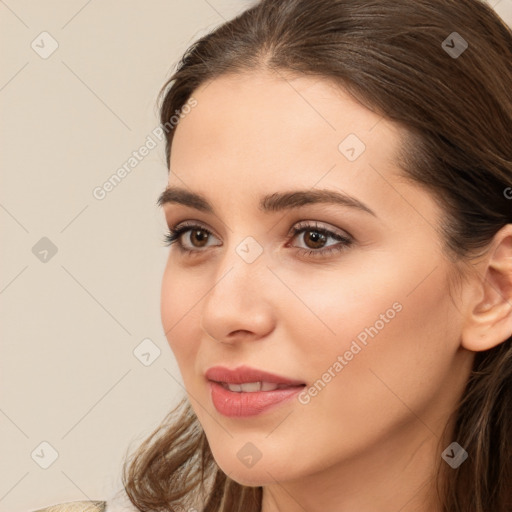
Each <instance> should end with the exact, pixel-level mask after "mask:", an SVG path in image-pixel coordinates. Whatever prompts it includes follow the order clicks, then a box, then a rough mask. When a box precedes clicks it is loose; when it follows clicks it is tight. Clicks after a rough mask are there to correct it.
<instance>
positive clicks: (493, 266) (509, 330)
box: [462, 224, 512, 352]
mask: <svg viewBox="0 0 512 512" xmlns="http://www.w3.org/2000/svg"><path fill="white" fill-rule="evenodd" d="M481 269H482V273H481V274H480V273H479V278H478V279H475V280H474V281H473V284H474V286H477V287H478V290H477V292H478V293H475V296H476V297H478V299H475V301H474V304H470V305H469V306H470V307H469V308H468V318H467V319H466V322H465V325H464V328H463V331H462V346H463V347H464V348H466V349H467V350H471V351H474V352H481V351H483V350H489V349H491V348H493V347H495V346H497V345H499V344H500V343H503V342H504V341H506V340H507V339H508V338H509V337H510V336H512V224H507V225H506V226H504V227H503V228H501V229H500V230H499V231H498V232H497V233H496V235H495V236H494V238H493V242H492V243H491V245H490V248H489V251H488V253H487V256H486V257H485V258H484V260H483V262H482V267H481Z"/></svg>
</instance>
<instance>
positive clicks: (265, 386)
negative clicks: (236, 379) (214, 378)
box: [223, 382, 279, 393]
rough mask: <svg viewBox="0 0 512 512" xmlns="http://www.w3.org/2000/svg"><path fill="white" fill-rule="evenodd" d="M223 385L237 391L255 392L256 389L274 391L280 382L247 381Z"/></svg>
mask: <svg viewBox="0 0 512 512" xmlns="http://www.w3.org/2000/svg"><path fill="white" fill-rule="evenodd" d="M223 386H224V387H225V388H227V389H229V391H234V392H236V393H242V392H244V393H254V392H255V391H273V390H274V389H277V388H278V387H279V384H275V383H273V382H245V383H243V384H228V383H223Z"/></svg>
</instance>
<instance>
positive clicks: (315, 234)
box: [292, 222, 353, 257]
mask: <svg viewBox="0 0 512 512" xmlns="http://www.w3.org/2000/svg"><path fill="white" fill-rule="evenodd" d="M292 233H293V238H295V237H297V236H298V235H305V236H302V240H303V242H304V244H305V247H298V252H299V254H302V255H305V256H314V257H318V256H320V257H322V256H327V255H332V254H333V253H337V252H341V251H344V250H346V249H348V248H349V247H350V246H351V245H352V244H353V239H352V237H350V235H348V234H346V233H341V232H340V233H336V232H334V231H332V230H330V229H327V228H325V227H322V226H319V225H318V223H317V222H313V223H311V222H304V223H300V224H299V225H297V226H294V227H293V228H292ZM299 238H300V237H299ZM329 238H330V239H333V240H335V241H337V242H338V243H337V244H336V243H334V244H330V245H326V242H327V240H328V239H329ZM295 247H296V246H295Z"/></svg>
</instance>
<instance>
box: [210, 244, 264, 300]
mask: <svg viewBox="0 0 512 512" xmlns="http://www.w3.org/2000/svg"><path fill="white" fill-rule="evenodd" d="M232 238H233V240H234V242H230V243H229V245H228V246H227V248H226V250H225V251H224V252H223V253H222V256H220V259H219V261H220V262H219V265H218V268H217V271H216V276H215V283H216V284H215V285H214V287H213V289H212V291H211V293H210V294H209V295H211V296H212V297H213V296H214V295H219V296H220V295H222V296H224V295H227V296H226V297H223V298H224V300H228V301H231V300H232V299H233V298H235V296H239V297H238V298H239V299H240V298H244V297H250V295H251V294H253V293H256V292H257V291H259V292H261V291H262V286H258V285H259V284H260V283H261V284H262V279H263V275H264V274H265V271H267V272H268V269H267V267H266V264H267V258H266V255H265V251H264V248H263V245H262V244H261V243H260V242H258V241H257V240H256V239H255V238H254V237H253V236H251V235H248V236H245V237H243V238H242V239H241V240H240V237H239V238H238V240H236V239H235V237H232ZM242 302H245V301H242Z"/></svg>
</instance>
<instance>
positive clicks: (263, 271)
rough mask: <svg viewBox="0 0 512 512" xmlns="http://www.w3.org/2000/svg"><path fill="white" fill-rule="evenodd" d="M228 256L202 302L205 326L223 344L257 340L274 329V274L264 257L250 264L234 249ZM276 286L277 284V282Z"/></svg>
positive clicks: (205, 329) (202, 325)
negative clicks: (271, 287) (272, 295)
mask: <svg viewBox="0 0 512 512" xmlns="http://www.w3.org/2000/svg"><path fill="white" fill-rule="evenodd" d="M230 253H231V254H229V255H226V257H224V258H223V260H222V265H220V266H219V268H218V269H217V272H216V273H215V281H214V282H213V283H212V285H211V289H210V291H209V292H208V293H207V295H206V297H205V298H204V300H203V301H202V312H201V327H202V329H203V330H204V331H205V333H206V334H207V335H208V336H209V337H211V338H213V339H215V340H217V341H218V342H221V343H228V344H233V343H236V342H239V341H242V340H257V339H260V338H263V337H265V336H267V335H268V334H269V333H271V332H272V330H273V329H274V325H275V318H274V314H275V311H277V308H276V307H275V306H273V305H272V298H271V289H270V286H271V285H272V277H273V276H272V273H271V272H270V270H269V269H268V268H267V266H266V261H265V259H264V258H263V257H262V256H260V258H258V259H257V260H256V261H254V262H252V263H247V262H246V261H244V260H243V259H242V258H241V257H240V256H239V255H238V254H237V253H236V252H235V251H234V250H232V251H230ZM274 286H275V283H274Z"/></svg>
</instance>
